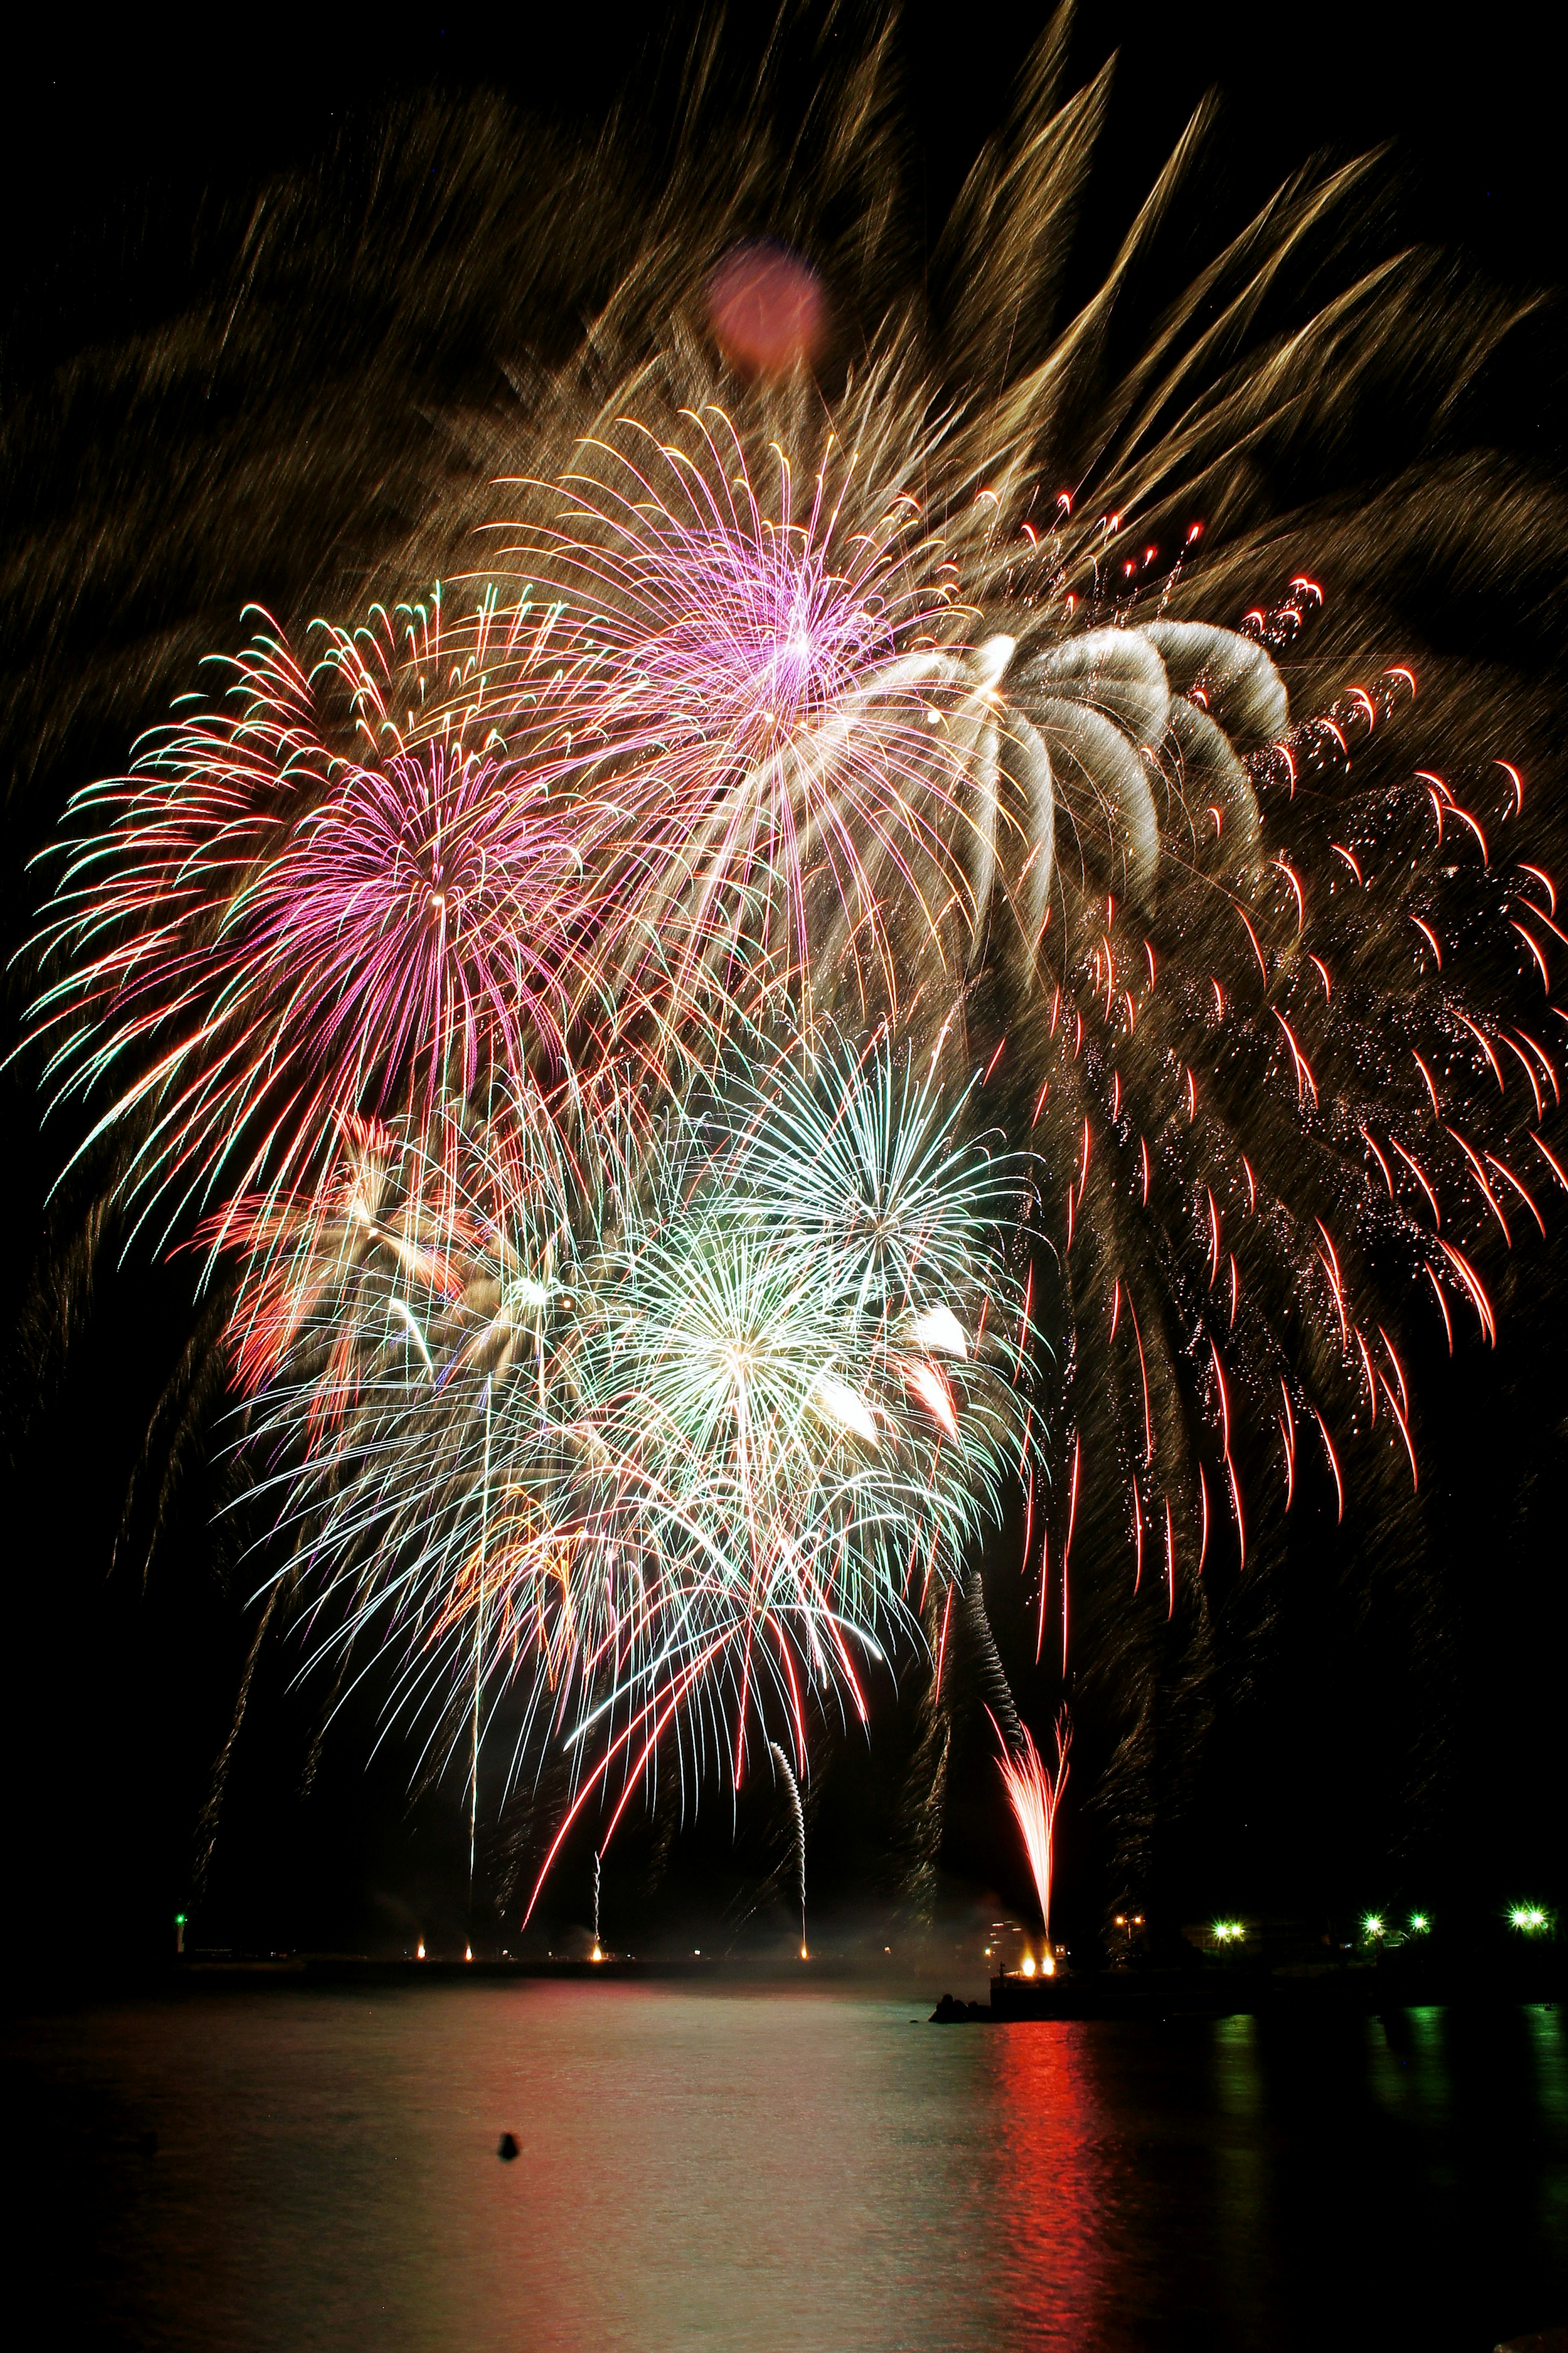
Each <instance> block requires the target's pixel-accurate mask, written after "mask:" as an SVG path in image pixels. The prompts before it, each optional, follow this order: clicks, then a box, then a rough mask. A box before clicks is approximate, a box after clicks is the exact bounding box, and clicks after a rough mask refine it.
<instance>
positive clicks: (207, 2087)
mask: <svg viewBox="0 0 1568 2353" xmlns="http://www.w3.org/2000/svg"><path fill="white" fill-rule="evenodd" d="M928 2009H929V2001H927V2002H925V2003H921V2002H916V2001H911V2000H904V2001H890V2000H887V1999H885V1998H884V1997H883V1995H882V1994H881V1993H880V1992H879V1993H878V1994H877V1995H875V1996H869V1995H861V1994H858V1993H855V1992H852V1991H848V1990H844V1989H825V1990H822V1991H820V1992H816V1991H806V1990H801V1991H798V1992H779V1991H764V1990H760V1989H745V1988H712V1987H706V1986H704V1987H686V1986H637V1985H607V1984H593V1985H586V1986H584V1985H575V1984H555V1983H548V1982H542V1983H540V1982H526V1981H525V1982H504V1983H479V1984H474V1985H471V1986H469V1985H458V1986H445V1987H443V1986H429V1987H413V1988H409V1989H392V1990H383V1989H342V1990H335V1989H334V1990H328V1989H279V1990H278V1991H276V1992H274V1991H271V1990H267V1991H245V1992H240V1991H233V1992H221V1993H217V1992H215V1993H211V1994H206V1993H199V1992H192V1993H187V1994H185V1995H184V1996H183V1997H181V1998H179V1999H175V2000H163V2001H145V2002H138V2003H127V2004H121V2005H115V2006H106V2007H103V2008H99V2009H95V2010H86V2011H79V2012H76V2013H73V2014H70V2015H67V2016H56V2017H51V2018H45V2019H39V2020H32V2021H26V2023H25V2025H24V2026H23V2027H22V2028H21V2029H20V2030H19V2031H16V2033H15V2034H14V2035H13V2037H12V2038H11V2041H10V2044H9V2047H8V2052H7V2077H8V2091H9V2099H8V2105H9V2110H10V2114H11V2117H12V2124H13V2132H14V2135H15V2138H14V2140H13V2148H14V2151H16V2153H17V2154H18V2155H19V2156H20V2158H21V2170H22V2175H23V2179H22V2180H21V2183H20V2195H19V2196H17V2197H14V2199H13V2201H12V2203H11V2206H10V2212H9V2221H10V2224H11V2226H12V2228H13V2229H14V2230H15V2231H16V2245H15V2248H14V2251H13V2253H12V2256H11V2259H10V2264H9V2274H10V2280H9V2284H10V2290H11V2294H10V2298H9V2301H10V2302H11V2305H12V2306H13V2308H14V2309H16V2308H21V2309H28V2308H31V2309H32V2310H34V2311H35V2312H36V2313H45V2314H48V2315H49V2316H51V2325H50V2326H49V2327H48V2329H47V2337H44V2338H40V2339H39V2341H40V2342H44V2341H47V2342H51V2343H58V2344H67V2343H69V2344H72V2345H80V2346H89V2345H90V2346H105V2347H108V2346H113V2347H130V2348H139V2347H154V2346H155V2347H158V2348H183V2347H190V2348H201V2353H228V2348H236V2349H238V2348H247V2353H248V2349H249V2348H273V2347H278V2348H289V2353H306V2348H316V2347H332V2348H340V2347H348V2348H365V2353H370V2348H376V2353H402V2348H409V2353H414V2348H420V2353H423V2348H432V2353H434V2348H442V2353H447V2348H463V2353H490V2348H520V2353H521V2348H527V2353H557V2348H562V2353H564V2348H594V2353H605V2348H628V2353H631V2348H635V2353H665V2348H671V2353H673V2349H674V2348H682V2353H685V2348H700V2347H711V2348H747V2353H774V2348H777V2353H785V2348H788V2353H819V2348H820V2353H858V2348H911V2353H971V2349H972V2348H973V2353H983V2348H984V2353H990V2348H1004V2347H1005V2348H1017V2347H1036V2346H1038V2347H1062V2348H1074V2353H1092V2348H1107V2353H1122V2348H1129V2353H1130V2349H1131V2348H1138V2353H1163V2348H1189V2347H1190V2348H1199V2347H1202V2348H1232V2347H1235V2348H1249V2353H1250V2348H1294V2347H1301V2348H1308V2347H1310V2348H1314V2353H1316V2348H1325V2347H1332V2348H1340V2347H1358V2346H1368V2347H1371V2346H1374V2345H1375V2346H1378V2347H1381V2348H1405V2347H1411V2348H1415V2347H1421V2348H1454V2353H1460V2348H1463V2353H1472V2348H1473V2349H1474V2353H1481V2348H1489V2347H1490V2346H1491V2345H1492V2344H1493V2343H1494V2342H1495V2341H1496V2340H1497V2339H1498V2338H1499V2337H1502V2336H1504V2335H1507V2334H1509V2333H1510V2332H1512V2331H1515V2330H1522V2329H1525V2328H1529V2327H1541V2326H1542V2325H1543V2324H1544V2323H1546V2322H1549V2321H1552V2320H1562V2319H1563V2318H1568V2032H1565V2029H1564V2021H1563V2013H1562V2011H1561V2010H1553V2009H1521V2010H1508V2011H1500V2012H1495V2013H1491V2014H1488V2015H1485V2016H1483V2015H1480V2014H1470V2013H1465V2012H1457V2011H1456V2012H1445V2011H1439V2010H1427V2011H1416V2012H1411V2013H1408V2014H1401V2015H1396V2016H1394V2018H1392V2019H1391V2020H1390V2021H1389V2022H1388V2023H1387V2025H1384V2022H1382V2021H1379V2020H1377V2019H1372V2020H1369V2021H1365V2022H1363V2021H1352V2022H1345V2021H1337V2022H1335V2023H1333V2024H1331V2025H1328V2024H1325V2025H1324V2026H1323V2027H1322V2028H1321V2029H1316V2030H1315V2029H1310V2028H1303V2027H1301V2026H1300V2025H1299V2024H1296V2025H1292V2026H1290V2027H1289V2028H1285V2027H1279V2026H1265V2025H1263V2024H1262V2023H1260V2022H1258V2021H1253V2020H1250V2019H1243V2018H1237V2019H1231V2020H1224V2021H1188V2022H1180V2023H1176V2024H1173V2025H1172V2026H1170V2027H1168V2028H1165V2029H1163V2030H1162V2029H1159V2028H1155V2027H1150V2026H1142V2025H1133V2024H1124V2023H1119V2022H1110V2021H1106V2022H1100V2021H1095V2022H1088V2023H1077V2024H1061V2025H1017V2026H1008V2027H990V2028H985V2027H949V2028H939V2027H932V2026H928V2025H927V2024H926V2022H925V2017H926V2011H927V2010H928ZM503 2130H510V2131H511V2132H513V2133H515V2134H516V2136H517V2138H518V2140H519V2142H520V2144H521V2156H520V2158H519V2159H518V2161H517V2162H516V2163H514V2164H510V2165H505V2164H502V2163H500V2161H499V2160H498V2158H497V2154H496V2149H497V2144H498V2141H499V2138H500V2134H501V2132H502V2131H503ZM152 2133H156V2135H157V2147H156V2150H155V2152H150V2151H149V2149H148V2148H147V2147H146V2146H145V2139H146V2136H148V2135H149V2134H152Z"/></svg>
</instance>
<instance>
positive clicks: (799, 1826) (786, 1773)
mask: <svg viewBox="0 0 1568 2353" xmlns="http://www.w3.org/2000/svg"><path fill="white" fill-rule="evenodd" d="M768 1746H769V1749H770V1751H771V1752H772V1755H773V1763H774V1764H775V1765H776V1766H777V1767H778V1769H779V1772H780V1774H781V1775H782V1776H783V1778H784V1795H785V1796H786V1797H787V1798H788V1799H789V1815H790V1827H791V1828H792V1830H793V1831H794V1832H795V1892H796V1894H798V1896H799V1898H800V1957H801V1959H802V1960H803V1961H804V1960H805V1811H804V1810H803V1808H802V1806H801V1802H800V1783H799V1782H798V1781H797V1780H796V1779H795V1768H794V1767H793V1766H792V1765H791V1763H790V1761H789V1758H788V1757H786V1756H785V1755H784V1750H783V1749H782V1748H781V1747H780V1746H779V1745H778V1742H777V1741H776V1740H773V1741H770V1742H769V1743H768Z"/></svg>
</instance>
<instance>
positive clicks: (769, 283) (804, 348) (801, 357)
mask: <svg viewBox="0 0 1568 2353" xmlns="http://www.w3.org/2000/svg"><path fill="white" fill-rule="evenodd" d="M708 316H709V320H710V323H711V325H712V329H713V335H714V340H715V342H716V343H718V345H719V348H720V350H721V352H722V353H723V354H724V357H725V358H726V359H727V360H728V361H729V363H730V364H731V367H732V368H735V369H737V370H738V371H739V372H740V373H741V374H742V375H752V376H777V375H790V374H791V372H792V371H793V370H794V369H795V368H797V367H809V366H810V364H811V363H812V362H813V360H815V358H816V354H817V353H818V352H819V351H820V350H821V348H822V345H823V342H824V339H825V338H826V332H827V318H828V314H827V293H826V288H825V287H824V285H823V283H822V280H821V279H820V278H819V277H818V276H817V274H816V270H815V269H812V267H811V265H810V263H809V262H805V261H803V260H802V259H801V258H800V256H799V254H798V253H792V252H791V250H790V248H789V247H788V246H787V245H780V244H778V243H777V242H776V241H775V240H774V239H773V238H772V237H756V238H751V239H748V241H747V242H746V243H745V244H744V245H737V246H735V247H733V248H731V251H730V252H728V253H727V254H726V255H725V256H724V259H723V260H722V261H721V263H720V264H719V267H718V269H715V271H714V272H713V275H712V277H711V278H710V280H709V281H708Z"/></svg>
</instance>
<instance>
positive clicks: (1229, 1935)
mask: <svg viewBox="0 0 1568 2353" xmlns="http://www.w3.org/2000/svg"><path fill="white" fill-rule="evenodd" d="M1246 1934H1247V1930H1246V1929H1245V1928H1244V1927H1243V1926H1242V1924H1241V1922H1240V1921H1239V1920H1216V1921H1215V1924H1214V1940H1215V1944H1216V1945H1239V1944H1240V1942H1241V1940H1242V1938H1243V1937H1244V1936H1246Z"/></svg>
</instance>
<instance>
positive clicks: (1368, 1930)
mask: <svg viewBox="0 0 1568 2353" xmlns="http://www.w3.org/2000/svg"><path fill="white" fill-rule="evenodd" d="M1361 1926H1362V1934H1363V1936H1382V1934H1383V1922H1382V1920H1381V1919H1380V1918H1379V1917H1378V1915H1377V1914H1376V1913H1375V1912H1369V1913H1368V1914H1367V1915H1366V1918H1365V1919H1364V1920H1363V1922H1362V1924H1361Z"/></svg>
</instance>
